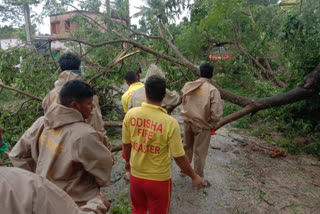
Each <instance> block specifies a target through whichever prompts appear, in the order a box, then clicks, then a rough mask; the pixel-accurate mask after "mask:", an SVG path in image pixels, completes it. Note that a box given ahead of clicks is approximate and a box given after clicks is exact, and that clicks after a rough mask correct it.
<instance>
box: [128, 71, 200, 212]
mask: <svg viewBox="0 0 320 214" xmlns="http://www.w3.org/2000/svg"><path fill="white" fill-rule="evenodd" d="M145 88H146V98H147V99H146V103H145V102H143V103H142V106H141V107H136V108H132V109H130V110H129V111H128V113H127V114H126V116H125V118H124V121H123V129H122V141H123V143H124V152H125V158H126V169H127V170H131V177H130V196H131V201H132V213H133V214H135V213H136V214H137V213H146V212H147V211H149V213H150V214H155V213H161V214H162V213H163V214H165V213H168V212H169V206H170V198H171V186H172V182H171V158H170V155H172V156H173V158H174V160H175V161H176V163H177V165H178V166H179V167H180V168H181V170H183V172H185V173H186V174H187V175H188V176H190V177H191V179H192V183H193V184H194V185H195V187H196V188H200V187H201V185H202V184H201V183H202V179H201V178H200V177H199V175H197V174H196V173H195V172H194V171H193V169H192V167H191V166H190V164H189V162H188V159H187V157H186V156H185V152H184V150H183V145H182V141H181V137H180V127H179V124H178V122H177V120H175V119H174V118H172V117H171V116H169V115H168V114H167V111H166V110H165V109H163V108H161V102H162V100H163V98H164V96H165V91H166V82H165V80H164V79H163V78H161V77H159V76H151V77H149V78H148V79H147V81H146V84H145Z"/></svg>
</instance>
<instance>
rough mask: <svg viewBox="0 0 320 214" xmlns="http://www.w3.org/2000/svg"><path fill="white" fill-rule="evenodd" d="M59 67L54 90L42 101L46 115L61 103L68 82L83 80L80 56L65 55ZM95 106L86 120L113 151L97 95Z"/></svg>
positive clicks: (61, 58) (94, 98)
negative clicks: (60, 95) (64, 87)
mask: <svg viewBox="0 0 320 214" xmlns="http://www.w3.org/2000/svg"><path fill="white" fill-rule="evenodd" d="M59 65H60V69H61V73H60V75H59V79H58V80H57V81H56V82H55V84H54V89H52V90H51V91H50V92H49V93H48V94H47V95H46V96H45V98H44V99H43V101H42V108H43V110H44V113H46V112H47V111H48V108H49V107H50V106H51V105H52V104H53V103H60V100H59V93H60V90H61V88H62V87H63V85H64V84H65V83H66V82H68V81H69V80H81V74H82V72H81V70H80V65H81V59H80V58H79V57H78V56H76V55H74V54H72V53H65V54H63V55H62V56H61V57H60V59H59ZM93 104H94V106H95V108H94V109H93V111H92V112H91V114H90V116H89V118H88V119H86V123H88V124H89V125H91V126H92V127H93V128H94V129H95V130H96V131H97V132H98V133H99V135H100V138H101V141H102V142H103V144H104V145H106V146H107V147H108V149H109V150H110V151H111V144H110V143H109V140H108V137H107V135H106V130H105V129H104V121H103V119H102V114H101V109H100V105H99V100H98V96H97V95H94V96H93Z"/></svg>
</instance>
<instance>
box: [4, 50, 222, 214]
mask: <svg viewBox="0 0 320 214" xmlns="http://www.w3.org/2000/svg"><path fill="white" fill-rule="evenodd" d="M59 64H60V68H61V71H62V72H61V73H60V75H59V78H58V80H57V81H56V82H55V87H54V89H52V90H51V91H50V92H49V93H48V94H47V95H46V97H45V98H44V99H43V103H42V106H43V109H44V113H45V114H44V116H42V117H40V118H39V119H37V120H36V121H35V122H34V123H33V125H32V126H31V127H30V128H29V129H28V130H27V131H26V132H25V133H24V134H23V136H22V137H21V138H20V139H19V141H18V142H17V143H16V145H15V146H14V147H13V148H12V150H11V152H10V153H9V158H10V160H11V162H12V164H13V166H14V168H12V167H1V168H0V193H1V195H3V196H4V195H5V196H6V197H5V199H4V197H2V198H3V199H1V200H0V207H2V209H3V211H4V213H8V214H11V213H12V214H13V213H14V214H20V213H49V214H50V213H98V214H100V213H101V214H102V213H106V212H107V211H108V210H109V208H110V202H109V200H108V199H107V197H106V196H105V195H103V194H102V193H101V192H100V188H101V187H106V186H108V185H109V184H110V176H111V170H112V166H113V165H114V159H113V155H112V153H111V147H112V145H111V144H110V142H109V141H108V137H107V136H106V131H105V129H104V121H103V119H102V114H101V109H100V106H99V101H98V97H97V96H96V95H95V91H94V89H93V88H92V87H91V86H90V85H89V84H87V83H86V82H84V81H81V71H80V65H81V60H80V58H79V57H78V56H76V55H74V54H72V53H66V54H64V55H62V56H61V57H60V59H59ZM213 70H214V69H213V65H211V64H209V63H204V64H202V65H201V66H200V79H198V80H196V81H193V82H187V83H186V84H185V85H184V87H183V88H182V90H181V92H182V93H183V94H182V97H181V95H180V94H179V93H177V92H176V91H170V90H169V89H167V88H166V86H167V85H166V81H165V75H164V74H163V73H162V71H161V69H160V68H159V67H157V66H156V65H154V64H152V65H150V67H149V69H148V72H147V74H146V77H145V82H144V84H143V83H142V82H140V72H135V71H128V72H127V73H126V74H125V81H126V83H127V84H128V86H129V88H128V90H127V91H126V92H125V93H124V94H123V96H122V98H121V102H122V105H123V109H124V112H125V117H124V120H123V127H122V142H123V157H124V158H125V166H124V167H125V169H126V171H127V174H126V176H125V178H126V179H127V180H129V182H130V198H131V202H132V213H135V214H140V213H141V214H142V213H147V212H148V213H150V214H157V213H159V214H164V213H169V207H170V200H171V192H172V180H171V157H173V159H174V160H175V162H176V164H177V165H178V166H179V168H180V169H181V172H180V175H181V176H189V177H190V178H191V180H192V183H193V185H194V186H195V188H197V189H199V188H201V187H206V186H209V185H210V183H209V181H208V180H207V179H206V178H205V176H204V166H205V161H206V156H207V153H208V148H209V145H210V138H211V134H212V133H213V132H214V130H213V129H214V128H215V127H216V124H217V122H218V121H219V120H220V117H221V116H222V105H223V101H222V100H221V97H220V93H219V91H218V90H217V89H216V88H215V87H214V86H213V85H212V84H211V83H210V79H211V78H212V76H213ZM181 99H182V100H181ZM181 101H182V112H181V115H182V118H183V120H184V142H183V143H182V139H181V133H180V126H179V124H178V122H177V120H176V119H174V118H173V117H171V116H170V115H169V114H168V112H169V113H170V112H171V111H172V110H173V109H174V108H175V107H176V106H177V105H178V104H180V103H181ZM0 143H1V144H0V147H1V148H0V149H1V150H0V152H2V151H3V150H5V149H6V148H5V146H6V144H5V142H4V140H3V139H2V131H1V128H0ZM192 159H193V162H194V167H193V168H192V167H191V161H192ZM15 167H17V168H15ZM18 168H21V169H24V170H21V169H18Z"/></svg>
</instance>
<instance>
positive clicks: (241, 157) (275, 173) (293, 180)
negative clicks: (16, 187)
mask: <svg viewBox="0 0 320 214" xmlns="http://www.w3.org/2000/svg"><path fill="white" fill-rule="evenodd" d="M176 118H177V119H178V121H179V123H181V122H182V121H181V118H179V117H178V116H177V117H176ZM252 142H258V143H260V144H267V143H266V142H263V141H262V140H260V139H257V138H254V137H250V136H245V135H240V134H236V133H234V132H230V131H229V130H228V129H227V128H222V129H220V130H218V131H217V134H216V136H214V137H212V138H211V147H210V149H209V153H208V156H207V162H206V168H205V174H206V178H207V179H208V180H209V181H210V183H211V186H210V187H208V188H204V189H201V190H199V191H196V190H194V189H193V187H192V184H191V180H190V178H187V177H186V178H184V177H180V176H179V170H178V167H177V165H176V164H175V163H173V167H172V181H173V187H172V189H173V191H172V200H171V208H170V213H171V214H211V213H212V214H213V213H214V214H220V213H221V214H223V213H257V214H258V213H283V214H284V213H299V214H300V213H320V161H318V160H317V159H316V158H313V157H310V156H305V155H299V156H294V155H288V156H287V157H284V158H275V159H272V158H271V157H270V156H269V153H268V152H267V151H265V150H258V151H253V150H252V146H253V145H254V144H253V143H252ZM123 166H124V161H123V160H122V158H121V157H120V152H119V153H118V154H116V165H115V166H114V170H113V173H112V183H113V184H112V185H111V186H110V187H107V188H105V189H104V192H105V193H106V195H108V197H109V198H111V199H113V200H115V201H114V202H113V205H116V204H117V203H118V205H119V203H123V201H125V200H128V201H129V203H130V197H129V184H128V182H126V181H125V180H124V179H123V175H124V173H125V171H124V167H123ZM123 206H125V205H123ZM127 206H130V204H127ZM121 212H122V211H118V212H116V213H121ZM123 213H125V212H123Z"/></svg>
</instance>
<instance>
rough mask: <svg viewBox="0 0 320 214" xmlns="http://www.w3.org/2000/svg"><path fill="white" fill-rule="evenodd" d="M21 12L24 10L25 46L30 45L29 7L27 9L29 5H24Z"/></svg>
mask: <svg viewBox="0 0 320 214" xmlns="http://www.w3.org/2000/svg"><path fill="white" fill-rule="evenodd" d="M23 10H24V21H25V28H26V38H27V44H31V39H32V36H31V35H32V30H31V19H30V7H29V4H24V5H23Z"/></svg>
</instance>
